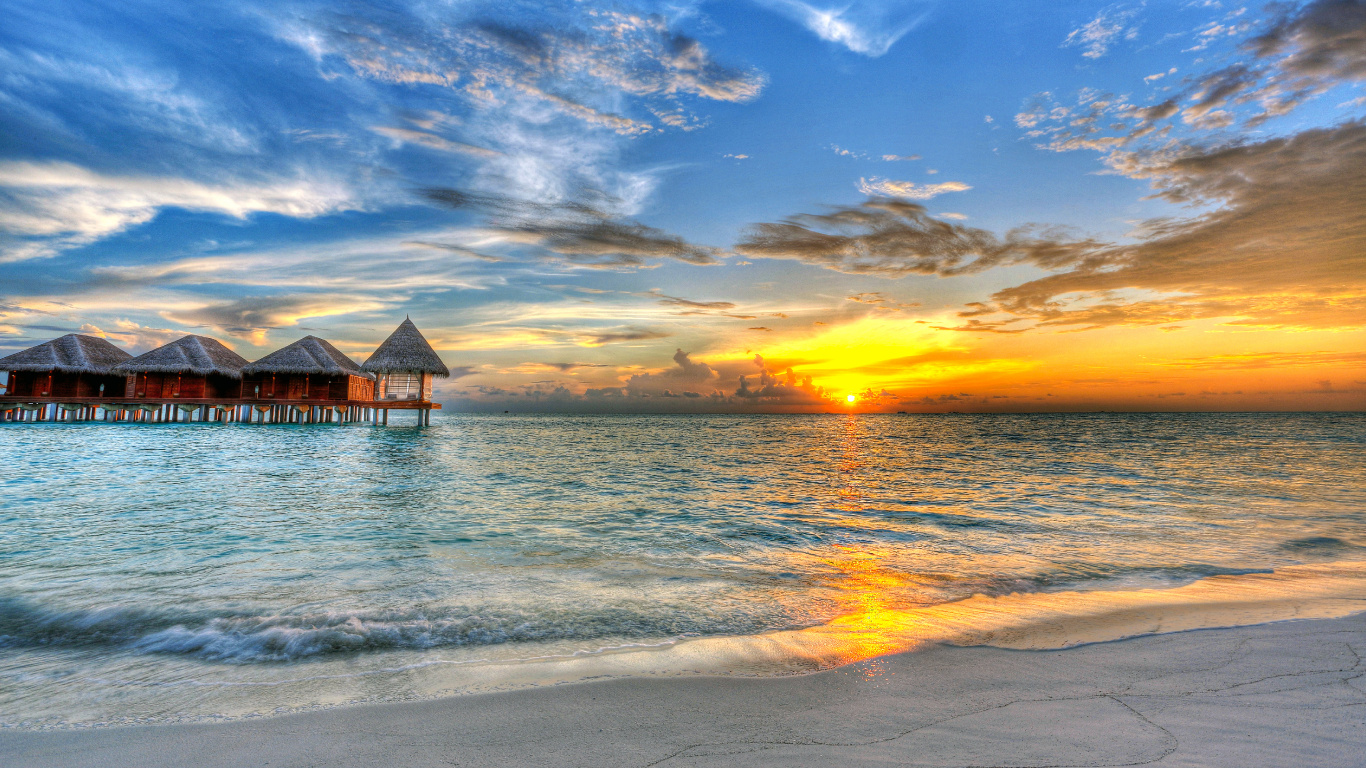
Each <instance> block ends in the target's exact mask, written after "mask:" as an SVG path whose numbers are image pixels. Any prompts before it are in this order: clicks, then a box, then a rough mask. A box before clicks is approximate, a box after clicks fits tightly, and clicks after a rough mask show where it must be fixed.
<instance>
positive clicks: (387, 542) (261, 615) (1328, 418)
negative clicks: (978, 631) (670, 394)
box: [0, 414, 1366, 726]
mask: <svg viewBox="0 0 1366 768" xmlns="http://www.w3.org/2000/svg"><path fill="white" fill-rule="evenodd" d="M401 418H402V417H395V420H394V421H395V422H397V421H399V420H400V419H401ZM0 451H3V455H4V464H3V473H2V474H0V493H2V494H3V496H0V725H7V726H14V725H26V726H51V725H62V724H97V723H113V722H134V721H164V720H177V719H185V718H201V717H212V716H225V715H232V716H240V715H250V714H257V713H269V712H274V711H281V710H283V709H291V708H298V707H307V706H317V705H326V704H332V703H340V702H343V701H355V700H365V699H387V698H403V697H406V696H412V695H421V694H427V693H431V692H434V691H441V690H448V689H451V688H452V687H454V688H459V687H460V685H458V684H454V683H450V682H449V681H446V682H443V683H441V684H439V685H438V684H435V683H430V681H429V682H427V683H424V682H423V680H424V678H423V677H422V676H423V675H425V674H428V673H427V672H424V671H423V670H428V669H434V668H437V667H440V668H442V669H446V670H449V668H452V667H461V668H464V667H468V668H469V669H474V668H476V667H481V665H482V667H487V668H489V669H495V667H496V665H497V664H500V663H501V664H506V663H507V662H509V661H517V662H518V663H522V664H527V663H533V662H534V660H543V659H546V658H563V657H573V656H576V655H577V656H585V655H590V656H591V655H593V654H602V653H609V652H610V653H621V652H624V651H633V650H635V649H640V650H636V652H637V653H638V654H641V658H642V659H644V661H642V662H641V663H640V668H641V669H645V670H648V668H649V664H650V661H649V658H650V657H649V651H648V650H645V649H649V648H654V647H661V646H665V645H669V644H673V643H677V642H679V641H680V640H683V639H686V638H691V637H704V636H712V635H752V634H757V633H762V632H766V631H770V630H777V629H790V628H800V627H809V626H814V625H819V624H822V623H824V622H827V621H829V620H831V619H833V618H836V617H838V616H841V615H844V614H847V613H849V612H851V611H852V610H855V609H856V608H857V607H858V606H860V605H866V604H867V603H868V602H869V601H875V602H876V603H877V604H878V605H879V606H882V607H886V608H890V609H898V608H907V607H914V606H923V605H930V604H936V603H942V602H947V601H952V600H957V599H961V598H964V597H967V596H969V595H973V594H978V593H986V594H1005V593H1009V592H1018V591H1040V590H1064V589H1083V590H1097V589H1121V588H1131V587H1141V586H1160V585H1175V584H1179V583H1184V582H1188V581H1191V580H1194V579H1197V578H1200V577H1202V576H1207V575H1211V574H1220V573H1243V572H1248V571H1258V570H1265V569H1271V568H1275V567H1278V566H1282V565H1289V564H1296V563H1313V562H1324V561H1336V560H1366V556H1363V552H1366V549H1363V547H1364V546H1366V415H1361V414H1307V415H1281V414H1257V415H1241V414H1232V415H1174V414H1150V415H1109V414H1105V415H1021V416H1013V415H992V416H974V415H943V416H921V415H910V416H906V415H876V416H874V415H862V416H843V415H840V416H834V415H819V416H676V417H670V416H658V415H650V416H544V415H542V416H474V415H441V414H436V415H434V416H433V419H432V426H430V427H427V428H417V427H413V426H400V425H397V424H396V423H395V424H391V425H390V426H388V427H379V428H376V427H370V426H360V425H357V426H344V427H337V426H312V427H299V426H242V425H232V426H222V425H216V424H206V425H186V424H180V425H127V424H120V425H102V424H78V425H65V424H6V425H3V426H0ZM462 665H463V666H462ZM490 665H494V666H490ZM482 667H481V668H482ZM503 668H504V667H496V669H503ZM499 674H501V673H500V672H496V671H492V672H487V673H485V674H484V675H483V676H482V677H480V678H479V684H478V686H473V685H471V686H469V689H471V690H472V689H474V688H476V687H478V688H479V689H485V690H486V689H490V688H496V687H498V685H499V680H498V675H499Z"/></svg>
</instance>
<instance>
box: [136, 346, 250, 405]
mask: <svg viewBox="0 0 1366 768" xmlns="http://www.w3.org/2000/svg"><path fill="white" fill-rule="evenodd" d="M246 364H247V359H246V358H245V357H242V356H241V355H239V354H237V353H236V352H233V351H232V350H231V349H228V348H227V347H226V346H224V345H223V343H222V342H220V341H218V340H217V339H211V338H209V337H207V336H194V335H191V336H185V337H183V338H179V339H176V340H175V341H173V342H171V343H170V344H166V345H163V346H160V347H157V348H156V349H154V350H152V351H151V352H148V353H146V354H142V355H138V356H137V357H135V358H133V359H131V360H128V361H126V362H123V363H120V364H119V365H117V366H115V371H116V372H117V373H120V374H123V375H126V376H127V377H128V386H127V391H126V393H125V394H124V396H125V397H127V398H137V399H143V398H146V399H153V400H154V399H158V398H182V399H192V400H204V399H209V400H223V399H236V398H238V397H240V396H241V392H242V366H244V365H246Z"/></svg>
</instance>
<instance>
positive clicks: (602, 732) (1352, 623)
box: [0, 613, 1366, 768]
mask: <svg viewBox="0 0 1366 768" xmlns="http://www.w3.org/2000/svg"><path fill="white" fill-rule="evenodd" d="M1363 655H1366V613H1356V614H1353V615H1352V616H1349V617H1346V618H1334V619H1303V620H1294V621H1279V622H1276V623H1271V624H1257V625H1251V626H1240V627H1229V628H1218V629H1200V630H1186V631H1178V632H1174V633H1168V634H1157V635H1144V636H1140V637H1132V638H1128V639H1124V640H1115V641H1110V642H1099V643H1092V644H1086V645H1078V646H1075V647H1071V648H1067V649H1062V650H1012V649H1004V648H997V647H986V646H973V647H959V646H944V645H938V646H935V647H931V648H927V649H924V650H920V651H917V652H909V653H898V654H894V655H890V656H882V657H876V658H871V659H866V660H863V661H858V662H855V663H852V664H849V665H846V666H842V667H838V668H835V669H829V670H825V671H821V672H815V673H811V674H805V675H791V676H785V677H770V678H738V677H723V676H696V677H679V678H661V679H644V678H631V679H619V680H603V681H596V682H595V681H588V682H583V683H578V684H573V685H559V686H547V687H540V688H529V689H522V690H516V691H509V692H504V693H487V694H481V695H471V696H452V697H445V698H439V699H431V700H425V701H414V702H398V703H379V704H359V705H354V706H347V707H337V708H331V709H326V710H319V711H313V712H305V713H299V714H287V715H281V716H277V717H264V718H248V719H243V720H237V721H231V722H222V723H202V724H182V725H161V726H138V727H123V728H100V729H82V730H63V731H16V730H7V731H0V763H3V764H5V765H14V766H35V767H37V766H48V765H52V766H57V765H62V766H73V767H77V766H86V765H89V766H96V765H149V766H159V765H168V766H169V765H184V764H195V765H203V766H233V767H234V768H236V767H237V766H240V765H242V764H245V763H255V764H268V765H271V766H296V765H297V766H302V765H320V764H327V765H335V766H362V765H376V764H393V765H410V766H425V765H451V764H458V765H462V766H479V765H614V766H615V765H621V766H646V765H663V766H698V767H699V768H700V767H702V766H774V767H775V768H776V767H777V766H804V765H811V766H815V765H834V764H840V765H875V764H877V765H881V764H888V763H891V764H897V765H917V766H918V765H923V766H959V765H961V766H968V765H977V766H982V765H1014V766H1045V765H1053V766H1056V765H1072V766H1089V765H1095V766H1100V765H1136V764H1181V765H1188V764H1211V763H1212V764H1222V765H1316V766H1338V765H1342V766H1347V765H1355V764H1356V763H1355V762H1354V761H1355V760H1357V757H1356V755H1357V754H1358V751H1359V750H1360V748H1361V744H1362V743H1363V741H1366V679H1364V677H1366V663H1364V662H1363Z"/></svg>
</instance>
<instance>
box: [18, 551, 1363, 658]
mask: <svg viewBox="0 0 1366 768" xmlns="http://www.w3.org/2000/svg"><path fill="white" fill-rule="evenodd" d="M1325 567H1327V566H1319V567H1317V568H1314V569H1311V570H1309V571H1305V570H1304V569H1305V568H1309V567H1308V566H1301V567H1291V568H1288V569H1279V570H1277V571H1275V572H1272V571H1269V570H1251V569H1244V570H1238V569H1229V568H1220V567H1214V566H1206V565H1198V564H1197V565H1185V566H1174V567H1166V568H1147V569H1140V568H1125V567H1103V566H1095V565H1089V564H1075V565H1068V564H1059V565H1058V566H1057V567H1055V569H1054V570H1052V571H1049V572H1045V573H1042V574H1035V575H1032V576H1021V577H992V578H979V579H962V578H959V577H952V576H948V575H942V574H941V575H934V574H925V575H923V579H921V580H920V581H919V583H918V584H917V585H916V593H915V594H916V596H917V598H918V599H915V600H912V604H914V603H920V605H921V607H920V608H915V609H912V610H911V611H909V612H908V611H906V610H904V609H903V610H891V609H888V608H883V609H879V611H878V612H877V615H876V616H870V615H868V614H866V613H865V614H857V613H856V614H847V615H843V616H836V617H834V618H832V619H830V620H829V621H822V620H821V617H818V616H811V615H806V616H793V615H790V614H785V613H783V612H782V611H781V610H778V609H772V610H770V611H769V612H767V613H764V614H762V615H757V614H748V613H745V612H744V611H733V612H732V611H727V609H726V607H725V606H705V607H703V606H691V607H690V608H687V609H684V608H681V607H679V606H669V605H658V606H635V607H611V606H597V607H593V608H584V607H581V608H579V609H577V610H573V609H567V608H566V609H544V608H543V609H542V610H540V611H539V612H537V611H532V610H525V611H520V610H510V609H508V608H506V607H497V608H471V607H444V608H432V609H422V610H417V609H414V610H406V611H405V610H370V611H311V612H305V611H301V610H295V611H286V612H279V613H266V612H252V611H241V610H236V611H235V610H228V609H220V610H217V611H213V610H194V609H177V608H165V609H148V608H141V607H133V606H103V607H95V608H84V609H74V608H72V609H64V608H53V607H46V606H42V605H37V604H34V603H33V602H31V601H29V600H27V599H24V598H19V597H7V596H0V648H6V647H10V648H24V647H29V648H32V647H50V648H70V649H79V648H83V647H110V648H116V649H119V650H123V651H126V652H131V653H138V654H169V655H179V656H189V657H194V658H199V659H204V660H208V661H218V662H226V663H235V664H252V663H263V662H264V663H269V662H289V661H296V660H303V659H310V658H314V657H323V656H330V655H338V654H348V653H363V652H376V651H394V650H427V649H432V648H440V647H458V646H489V645H500V644H505V643H537V642H551V641H575V642H589V643H591V642H594V641H598V640H607V641H608V642H609V643H618V642H622V641H626V642H630V641H636V640H641V641H647V642H649V643H656V642H659V641H668V640H677V639H683V638H701V637H714V636H729V637H743V636H757V635H772V634H773V633H784V632H794V631H795V632H806V633H810V632H818V633H822V634H828V633H830V632H836V633H839V632H841V631H844V630H848V629H850V628H851V627H853V626H858V625H864V624H870V623H871V624H872V625H876V628H875V629H874V630H873V631H874V633H875V634H877V633H880V634H883V635H886V636H888V637H889V636H890V635H897V634H900V633H901V631H902V630H900V629H897V630H893V629H892V627H893V625H897V624H900V623H902V622H904V621H908V620H910V619H908V617H915V618H914V621H913V622H912V623H913V624H915V625H916V626H917V627H918V628H919V630H923V629H924V627H925V624H924V621H925V619H926V617H929V616H938V617H942V616H950V615H951V616H953V617H954V621H953V622H952V623H953V624H954V625H955V626H956V627H957V628H958V630H961V631H964V632H967V631H968V630H970V629H971V628H972V627H974V626H977V627H987V626H996V625H997V624H998V623H999V621H1000V618H1001V616H1003V615H1007V614H1008V615H1010V616H1011V617H1012V619H1011V623H1013V624H1018V625H1025V624H1030V623H1037V621H1038V620H1040V619H1042V618H1043V616H1044V615H1045V614H1046V615H1048V620H1052V621H1056V620H1057V619H1058V618H1059V615H1060V614H1059V613H1058V611H1059V610H1061V612H1062V613H1068V612H1070V611H1074V610H1079V609H1080V606H1081V604H1082V603H1083V602H1085V603H1086V604H1087V605H1088V606H1090V607H1089V608H1087V610H1088V611H1089V610H1095V609H1096V608H1097V607H1099V606H1102V605H1103V606H1104V607H1105V610H1110V609H1115V608H1120V607H1122V606H1124V605H1126V602H1125V601H1127V600H1132V599H1134V598H1133V596H1134V595H1143V596H1153V595H1179V594H1182V592H1181V590H1182V589H1189V588H1190V587H1193V586H1195V585H1202V584H1203V585H1205V586H1204V587H1201V588H1199V590H1203V591H1202V592H1201V594H1209V590H1210V588H1211V587H1212V586H1215V585H1217V586H1221V587H1227V586H1229V585H1233V584H1238V585H1242V586H1243V587H1244V588H1246V587H1249V586H1250V585H1253V584H1256V585H1257V587H1258V590H1260V591H1259V592H1258V594H1259V595H1260V597H1261V598H1266V597H1268V595H1269V594H1271V593H1270V592H1267V590H1268V589H1270V590H1271V591H1272V592H1275V590H1276V589H1280V588H1282V587H1284V586H1286V585H1288V584H1292V583H1295V584H1299V585H1300V587H1297V588H1301V587H1303V584H1304V578H1305V575H1306V574H1309V573H1312V574H1315V575H1316V576H1318V577H1319V579H1320V580H1322V578H1324V577H1327V576H1328V575H1329V574H1330V573H1331V574H1334V575H1335V576H1336V577H1338V578H1339V579H1340V578H1344V577H1346V578H1353V579H1354V578H1356V577H1358V576H1359V575H1360V574H1359V573H1357V571H1356V570H1355V566H1354V564H1350V563H1349V564H1342V569H1336V570H1335V569H1332V568H1330V569H1329V570H1327V571H1325V570H1324V568H1325ZM1292 577H1293V578H1292ZM1258 578H1260V579H1261V580H1260V581H1256V579H1258ZM1248 579H1254V581H1251V582H1249V581H1247V580H1248ZM1135 582H1137V583H1135ZM1178 583H1184V584H1186V587H1185V588H1183V587H1176V588H1175V589H1173V588H1172V587H1173V585H1174V584H1178ZM1139 585H1144V586H1153V585H1161V586H1162V587H1164V588H1160V589H1140V590H1138V591H1135V590H1134V587H1135V586H1139ZM1078 588H1081V589H1083V590H1086V591H1081V592H1078V591H1076V590H1077V589H1078ZM1060 590H1071V591H1060ZM1199 590H1197V591H1199ZM1258 590H1254V591H1258ZM1050 595H1051V596H1050ZM1077 595H1086V596H1088V597H1087V598H1085V600H1079V599H1078V598H1077V597H1076V596H1077ZM869 597H872V596H869ZM880 597H882V598H890V597H892V596H891V595H886V594H884V595H881V596H880ZM901 597H902V598H905V597H907V595H902V596H901ZM1282 597H1284V595H1282ZM1143 599H1145V600H1146V599H1148V597H1144V598H1143ZM1220 599H1225V598H1223V597H1221V598H1220ZM1240 599H1241V598H1240ZM864 602H867V601H864ZM872 602H874V603H879V604H882V605H884V606H890V605H891V603H894V602H897V601H896V600H890V601H888V600H873V601H872ZM1140 602H1141V601H1140ZM1092 604H1094V605H1092ZM1062 605H1066V606H1067V609H1065V610H1063V609H1061V608H1060V606H1062ZM982 606H988V608H987V610H986V611H985V613H979V614H976V615H974V614H973V613H972V611H973V610H976V609H979V608H981V607H982ZM1006 606H1009V608H1008V609H1007V608H1006ZM730 608H732V609H733V608H734V606H730ZM926 611H928V612H929V613H926ZM1031 617H1032V618H1031ZM865 629H866V628H865ZM889 630H891V631H890V634H889ZM958 630H956V631H958ZM862 631H863V630H860V632H862ZM913 634H914V633H913ZM969 634H971V632H969ZM884 639H886V638H884ZM906 639H907V640H912V638H910V637H909V636H907V637H906ZM923 639H933V640H935V641H945V640H947V638H946V637H939V636H936V637H934V638H929V637H928V636H923V635H919V634H917V636H916V638H914V640H916V641H918V640H923ZM915 644H916V642H908V643H907V644H906V647H907V648H909V647H912V646H914V645H915ZM893 645H896V643H895V642H893Z"/></svg>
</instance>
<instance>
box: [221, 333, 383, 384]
mask: <svg viewBox="0 0 1366 768" xmlns="http://www.w3.org/2000/svg"><path fill="white" fill-rule="evenodd" d="M242 373H246V374H257V373H297V374H307V373H321V374H325V375H329V376H340V375H342V374H350V375H352V376H364V377H365V378H367V379H373V378H374V376H371V375H370V374H368V373H366V372H364V371H362V370H361V369H360V366H359V365H356V361H355V360H352V359H351V358H349V357H347V356H346V355H344V354H342V351H341V350H339V349H337V348H336V347H334V346H332V345H331V344H328V343H327V342H326V341H324V340H322V339H320V338H318V337H317V336H305V337H303V338H302V339H299V340H298V341H296V342H294V343H293V344H290V345H289V346H287V347H285V348H284V349H278V350H276V351H274V352H271V353H270V354H269V355H266V356H265V357H263V358H261V359H260V360H257V361H256V362H254V363H248V364H247V365H244V366H242Z"/></svg>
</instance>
